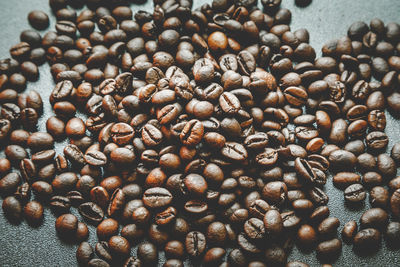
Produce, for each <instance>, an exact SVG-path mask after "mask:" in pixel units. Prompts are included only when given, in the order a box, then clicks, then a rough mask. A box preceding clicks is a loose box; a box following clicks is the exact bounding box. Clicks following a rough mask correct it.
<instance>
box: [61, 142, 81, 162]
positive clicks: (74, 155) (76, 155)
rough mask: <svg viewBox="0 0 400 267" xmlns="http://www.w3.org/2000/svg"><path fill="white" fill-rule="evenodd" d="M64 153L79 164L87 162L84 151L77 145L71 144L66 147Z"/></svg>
mask: <svg viewBox="0 0 400 267" xmlns="http://www.w3.org/2000/svg"><path fill="white" fill-rule="evenodd" d="M64 155H65V157H66V158H67V159H69V160H70V161H72V162H73V163H77V164H81V165H83V164H85V163H86V162H85V157H84V154H83V153H82V151H81V150H80V149H79V147H77V146H76V145H73V144H69V145H67V146H66V147H65V148H64Z"/></svg>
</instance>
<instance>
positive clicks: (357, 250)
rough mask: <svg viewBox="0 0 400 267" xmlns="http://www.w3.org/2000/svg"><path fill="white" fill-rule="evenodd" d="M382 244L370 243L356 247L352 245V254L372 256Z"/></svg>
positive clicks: (365, 256)
mask: <svg viewBox="0 0 400 267" xmlns="http://www.w3.org/2000/svg"><path fill="white" fill-rule="evenodd" d="M381 247H382V245H381V244H380V243H379V244H378V245H372V246H362V247H357V246H355V245H353V248H352V251H353V252H354V254H356V255H357V256H360V257H363V258H372V257H373V256H374V255H376V254H377V253H378V251H379V250H380V249H381Z"/></svg>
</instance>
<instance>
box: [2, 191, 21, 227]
mask: <svg viewBox="0 0 400 267" xmlns="http://www.w3.org/2000/svg"><path fill="white" fill-rule="evenodd" d="M2 208H3V212H4V216H5V217H6V218H7V219H8V220H9V221H10V222H12V223H19V222H20V220H21V217H22V208H23V207H22V205H21V202H20V201H19V200H18V199H17V198H16V197H14V196H9V197H6V198H5V199H4V200H3V204H2Z"/></svg>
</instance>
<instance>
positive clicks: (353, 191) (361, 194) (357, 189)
mask: <svg viewBox="0 0 400 267" xmlns="http://www.w3.org/2000/svg"><path fill="white" fill-rule="evenodd" d="M365 197H366V193H365V190H364V187H363V186H362V185H361V184H352V185H350V186H348V187H347V188H346V189H345V190H344V199H345V200H346V201H348V202H351V203H357V202H361V201H364V199H365Z"/></svg>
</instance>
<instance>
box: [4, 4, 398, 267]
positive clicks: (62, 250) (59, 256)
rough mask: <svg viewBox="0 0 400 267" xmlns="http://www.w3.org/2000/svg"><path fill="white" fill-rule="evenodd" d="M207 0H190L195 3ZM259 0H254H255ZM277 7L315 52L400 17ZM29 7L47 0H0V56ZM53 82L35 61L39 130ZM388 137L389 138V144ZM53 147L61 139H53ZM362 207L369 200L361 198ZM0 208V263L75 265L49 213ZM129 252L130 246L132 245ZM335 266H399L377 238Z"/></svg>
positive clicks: (372, 10) (365, 8) (340, 7)
mask: <svg viewBox="0 0 400 267" xmlns="http://www.w3.org/2000/svg"><path fill="white" fill-rule="evenodd" d="M207 1H211V0H194V6H195V7H197V6H199V5H201V4H202V3H204V2H207ZM259 2H260V1H259ZM282 6H283V7H286V8H289V9H290V10H291V11H292V15H293V16H292V23H291V29H292V30H296V29H299V28H307V29H308V30H309V32H310V35H311V45H313V47H314V48H315V50H316V51H317V55H320V54H321V53H320V49H321V46H322V44H323V43H324V42H325V41H327V40H328V39H332V38H335V37H339V36H341V35H343V34H346V31H347V27H348V26H349V25H350V24H351V23H352V22H353V21H356V20H363V21H366V22H369V20H370V19H372V18H374V17H379V18H381V19H383V21H384V22H385V23H387V22H390V21H395V22H398V23H400V16H399V15H400V1H399V0H351V1H349V0H314V1H313V2H312V4H311V5H310V6H308V7H306V8H299V7H296V6H295V5H294V0H283V4H282ZM141 8H146V9H151V8H152V1H151V0H149V1H148V2H147V3H145V4H142V5H141V6H140V7H139V6H137V5H136V6H132V9H133V11H134V12H135V11H136V10H139V9H141ZM33 9H39V10H43V11H45V12H46V13H48V14H51V11H50V8H49V7H48V0H0V25H1V37H0V58H5V57H8V56H9V53H8V50H9V47H10V46H11V45H13V44H15V43H17V42H18V41H19V33H20V32H21V31H23V30H25V29H29V28H30V26H29V24H28V22H27V19H26V17H27V14H28V13H29V11H31V10H33ZM53 26H54V16H51V27H53ZM53 86H54V84H53V81H52V79H51V76H50V72H49V67H48V66H42V67H40V80H39V81H38V82H35V83H29V85H28V90H29V89H35V90H37V91H39V92H40V93H41V96H42V98H43V100H44V103H45V106H44V114H45V116H43V117H42V118H41V119H40V121H39V130H41V131H45V122H46V119H47V117H49V116H50V115H51V114H52V111H51V106H50V105H49V104H48V96H49V94H50V92H51V90H52V88H53ZM386 129H387V133H388V134H389V136H390V137H391V140H399V136H400V122H399V121H395V120H393V118H392V117H391V116H390V115H388V125H387V128H386ZM392 144H393V141H391V142H390V145H389V147H391V146H392ZM57 147H58V149H59V151H60V148H61V147H62V144H59V145H57ZM326 191H327V192H328V195H329V197H330V201H329V207H330V209H331V216H336V217H338V218H339V219H340V221H341V227H340V230H341V228H342V227H343V224H344V223H345V222H347V221H349V220H353V219H354V220H356V221H358V219H359V217H360V215H361V214H362V210H363V209H359V210H350V209H349V208H347V207H346V206H344V202H343V193H342V192H341V191H339V190H337V189H336V188H334V187H333V185H332V182H331V181H328V184H327V186H326ZM365 203H366V207H365V208H367V206H368V205H369V204H368V201H366V202H365ZM2 213H3V212H2V211H0V266H74V265H76V260H75V250H76V246H73V245H68V244H65V243H62V242H61V241H59V240H58V238H57V237H56V233H55V229H54V222H55V218H54V216H53V215H52V214H51V212H50V211H49V210H48V209H46V211H45V221H44V223H43V225H42V226H40V227H39V228H31V227H29V226H28V225H27V224H26V223H25V222H23V223H21V225H19V226H14V225H11V224H9V223H8V222H7V221H6V220H5V219H4V216H3V214H2ZM95 240H96V234H95V228H93V227H90V238H89V242H90V243H91V244H92V245H93V244H94V243H95ZM132 254H133V255H136V251H135V250H133V252H132ZM289 259H290V260H301V261H303V262H306V263H308V264H310V266H319V265H320V263H319V262H318V261H317V260H316V257H315V253H314V252H313V253H310V254H302V253H300V252H299V251H298V250H297V249H296V248H294V250H293V252H292V253H291V254H290V255H289ZM333 265H335V266H400V252H399V250H390V249H388V248H387V247H386V246H385V244H384V243H383V242H382V248H381V249H380V250H379V251H378V252H377V253H375V254H371V255H368V256H367V257H360V256H357V255H355V254H354V253H353V252H352V246H349V245H345V244H344V246H343V252H342V254H341V256H340V257H339V259H338V260H337V261H336V262H334V263H333Z"/></svg>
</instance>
